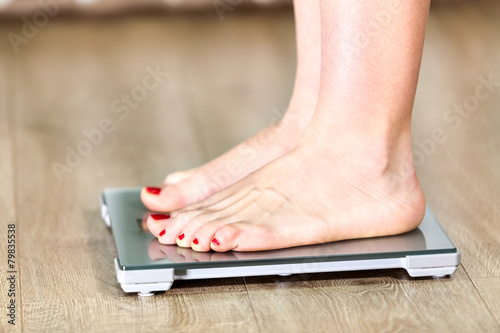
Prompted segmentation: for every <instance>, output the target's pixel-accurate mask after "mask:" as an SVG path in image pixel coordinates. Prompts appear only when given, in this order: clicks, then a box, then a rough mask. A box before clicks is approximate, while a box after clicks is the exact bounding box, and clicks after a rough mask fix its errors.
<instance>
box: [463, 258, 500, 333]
mask: <svg viewBox="0 0 500 333" xmlns="http://www.w3.org/2000/svg"><path fill="white" fill-rule="evenodd" d="M462 268H463V270H464V273H465V275H466V276H467V278H469V281H470V282H471V283H472V285H473V286H474V290H476V292H477V294H478V295H479V298H480V299H481V301H482V302H483V304H484V306H485V307H486V311H488V313H489V315H490V316H491V318H493V321H494V322H495V323H496V324H497V326H498V328H499V331H500V322H498V320H497V319H496V317H495V316H494V315H493V312H492V311H491V309H490V307H489V306H488V303H487V302H486V300H485V299H484V297H483V294H481V292H480V291H479V289H478V288H477V286H476V283H475V282H474V279H473V278H471V276H470V275H469V272H467V269H466V268H465V266H464V265H463V264H462Z"/></svg>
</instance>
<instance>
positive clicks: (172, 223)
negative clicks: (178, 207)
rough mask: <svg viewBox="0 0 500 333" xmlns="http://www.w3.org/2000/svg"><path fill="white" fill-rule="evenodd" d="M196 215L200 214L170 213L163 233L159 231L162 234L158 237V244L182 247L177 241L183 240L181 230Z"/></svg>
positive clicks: (194, 212) (188, 212)
mask: <svg viewBox="0 0 500 333" xmlns="http://www.w3.org/2000/svg"><path fill="white" fill-rule="evenodd" d="M198 214H200V212H197V211H179V212H175V213H172V216H171V218H170V219H169V221H168V223H167V224H165V225H164V229H163V231H161V232H162V233H163V234H162V235H161V236H160V237H159V241H160V243H163V244H175V243H177V245H179V246H182V245H181V244H179V241H180V240H182V239H183V238H184V234H183V232H182V230H183V229H184V227H185V226H186V225H187V224H189V222H190V221H191V220H193V218H194V217H196V215H198ZM158 235H159V234H158ZM184 247H189V246H184Z"/></svg>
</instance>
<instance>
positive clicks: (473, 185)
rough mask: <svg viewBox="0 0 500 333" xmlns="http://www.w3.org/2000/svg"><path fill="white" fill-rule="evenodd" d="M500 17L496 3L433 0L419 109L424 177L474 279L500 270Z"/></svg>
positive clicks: (418, 147) (417, 132) (417, 145)
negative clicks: (436, 134) (437, 136)
mask: <svg viewBox="0 0 500 333" xmlns="http://www.w3.org/2000/svg"><path fill="white" fill-rule="evenodd" d="M498 15H500V4H499V3H498V2H494V1H483V2H477V3H436V4H435V5H433V6H432V8H431V13H430V17H429V25H428V30H427V38H426V43H425V48H424V58H423V63H422V70H421V75H420V82H419V87H418V93H417V97H416V102H415V110H414V123H413V137H414V150H415V151H416V153H415V154H417V155H419V157H418V158H417V157H416V161H417V160H420V162H419V164H418V166H417V173H418V175H419V179H420V181H421V183H422V186H423V188H424V192H425V193H426V197H427V201H428V203H429V205H430V207H431V208H432V209H433V211H434V213H435V214H436V216H437V218H438V220H439V221H440V222H441V223H442V224H443V226H444V227H445V229H446V231H447V232H448V234H449V235H450V237H451V238H452V240H453V241H454V242H455V244H456V245H457V247H458V248H459V249H460V250H461V251H462V254H463V256H462V263H463V265H464V267H465V269H466V271H467V272H468V274H469V275H470V276H471V277H490V276H500V247H499V246H498V244H500V224H499V223H498V220H499V218H500V206H499V205H498V202H500V169H499V165H500V154H499V147H500V134H499V132H498V123H499V122H500V108H499V107H498V106H499V105H500V89H499V87H498V82H500V63H499V62H498V57H499V55H500V44H499V43H498V41H499V40H500V21H499V20H498V19H497V18H498ZM464 22H468V24H464ZM472 27H474V28H472ZM488 80H492V81H494V82H496V83H495V85H496V86H494V85H493V86H492V85H489V84H488V85H484V83H483V82H485V81H488ZM478 87H480V88H478ZM477 89H479V94H480V95H484V96H483V97H481V99H479V98H477V97H476V94H477V93H478V90H477ZM467 103H469V104H467ZM455 105H456V106H457V107H462V108H463V110H464V111H465V113H463V115H461V114H460V113H455V112H454V111H452V110H453V109H454V106H455ZM467 108H469V109H470V110H472V111H470V114H469V113H468V111H467ZM450 117H454V118H453V119H451V118H450ZM435 130H438V131H442V132H441V133H442V134H441V135H444V136H445V137H446V139H445V140H444V142H436V141H434V143H432V141H431V140H432V133H433V131H435ZM432 146H434V147H432Z"/></svg>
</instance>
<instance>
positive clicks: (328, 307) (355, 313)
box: [245, 268, 499, 332]
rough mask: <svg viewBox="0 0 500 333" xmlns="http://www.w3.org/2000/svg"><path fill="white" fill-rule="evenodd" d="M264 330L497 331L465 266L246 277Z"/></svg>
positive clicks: (495, 323)
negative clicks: (420, 273) (421, 271)
mask: <svg viewBox="0 0 500 333" xmlns="http://www.w3.org/2000/svg"><path fill="white" fill-rule="evenodd" d="M245 280H246V283H247V288H248V293H249V295H250V299H251V301H252V306H253V308H254V311H255V314H256V316H257V320H258V323H259V326H260V327H261V329H262V331H263V332H276V331H286V332H304V331H307V332H332V331H339V332H414V331H418V332H498V329H499V326H498V324H497V322H496V321H495V319H494V318H493V317H492V315H491V314H490V313H489V312H488V311H487V309H486V306H485V304H484V303H483V301H482V299H481V297H480V295H479V294H478V292H477V290H476V289H475V288H474V285H473V284H472V282H471V281H470V279H469V278H468V276H467V274H466V273H465V272H464V270H463V268H459V270H458V271H457V272H456V273H455V274H454V275H453V276H452V277H451V278H449V279H443V280H438V279H413V278H409V277H408V275H407V274H406V272H405V271H402V270H387V271H376V272H354V273H328V274H305V275H297V276H290V277H286V278H276V277H256V278H245Z"/></svg>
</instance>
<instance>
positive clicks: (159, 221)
mask: <svg viewBox="0 0 500 333" xmlns="http://www.w3.org/2000/svg"><path fill="white" fill-rule="evenodd" d="M169 219H170V215H169V214H151V215H150V216H149V217H148V220H147V224H148V229H149V231H150V232H151V233H152V234H153V235H155V236H156V237H159V235H160V233H161V232H162V231H163V230H165V226H166V225H167V223H168V220H169Z"/></svg>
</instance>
